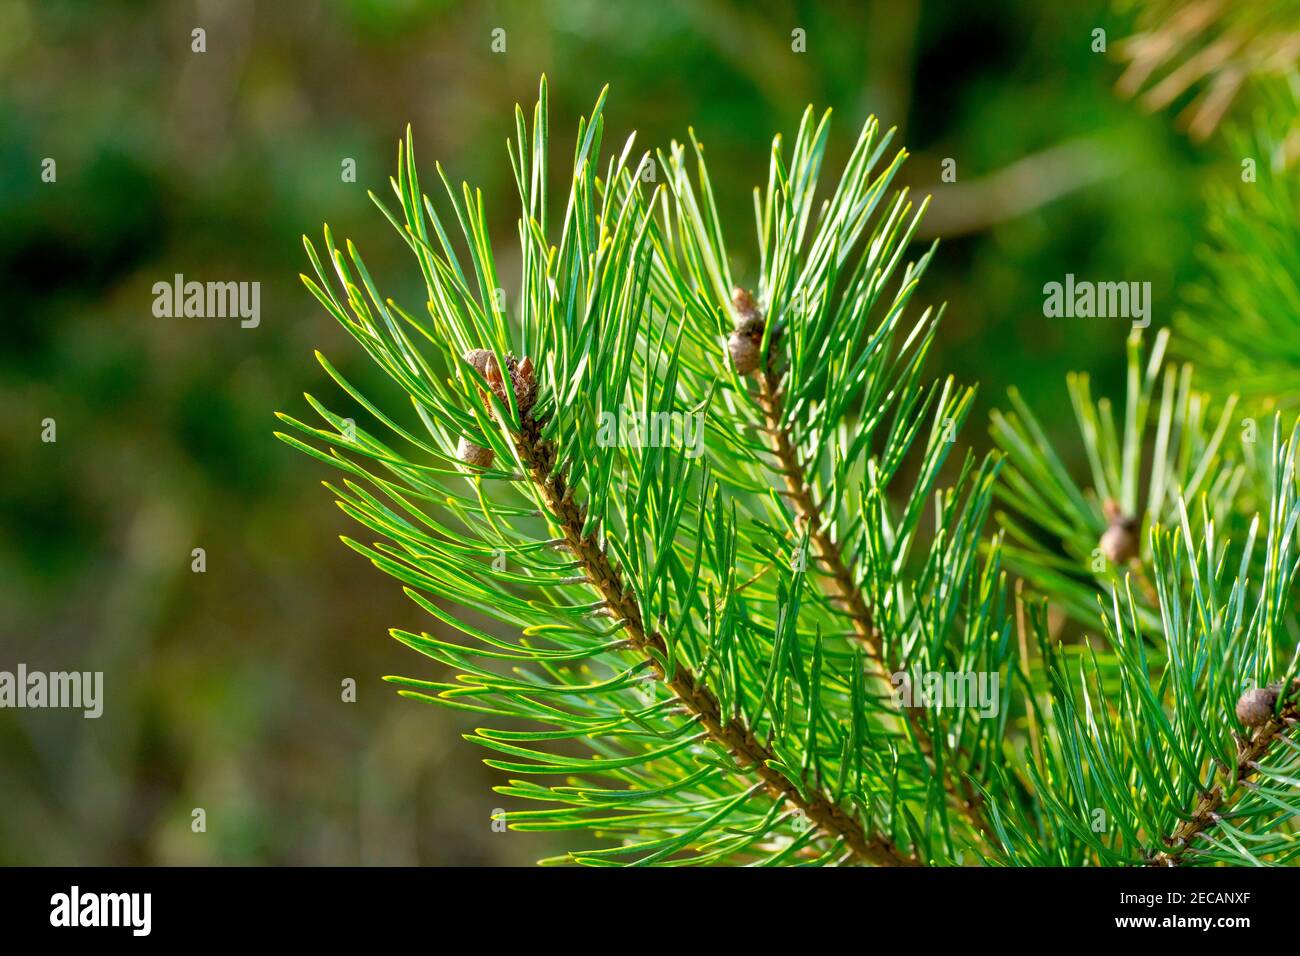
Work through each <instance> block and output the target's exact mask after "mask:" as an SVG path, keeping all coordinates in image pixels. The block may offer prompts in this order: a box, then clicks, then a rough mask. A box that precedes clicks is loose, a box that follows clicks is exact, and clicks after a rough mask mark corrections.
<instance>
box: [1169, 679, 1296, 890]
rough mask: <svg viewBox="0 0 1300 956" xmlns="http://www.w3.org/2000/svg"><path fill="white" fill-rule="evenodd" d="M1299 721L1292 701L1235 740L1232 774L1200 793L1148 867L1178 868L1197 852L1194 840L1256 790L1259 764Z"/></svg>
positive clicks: (1222, 769)
mask: <svg viewBox="0 0 1300 956" xmlns="http://www.w3.org/2000/svg"><path fill="white" fill-rule="evenodd" d="M1298 720H1300V705H1297V704H1296V702H1295V701H1291V702H1290V703H1288V704H1287V705H1286V706H1285V707H1283V709H1282V712H1281V713H1280V714H1274V715H1271V716H1269V717H1268V718H1267V720H1265V722H1264V723H1263V725H1262V726H1260V727H1258V728H1257V729H1256V730H1255V731H1254V732H1253V734H1252V735H1251V736H1249V737H1238V738H1237V758H1236V762H1235V764H1234V765H1233V767H1232V770H1231V772H1230V773H1229V771H1227V769H1226V768H1221V771H1220V772H1221V775H1222V776H1224V777H1226V779H1222V780H1220V781H1218V782H1217V783H1215V785H1214V786H1213V787H1212V788H1211V789H1210V790H1209V791H1208V792H1206V793H1203V794H1202V795H1201V797H1200V799H1198V800H1197V801H1196V806H1195V807H1194V808H1193V809H1192V812H1191V813H1190V814H1189V815H1188V816H1187V819H1185V820H1184V821H1183V822H1182V823H1180V824H1179V825H1178V827H1177V828H1176V829H1174V831H1173V832H1172V833H1170V834H1169V835H1168V836H1166V837H1163V838H1162V840H1161V844H1162V845H1163V846H1164V847H1166V848H1167V849H1163V850H1161V851H1160V852H1159V853H1157V854H1155V855H1154V856H1153V857H1151V865H1152V866H1178V865H1179V864H1181V863H1183V862H1184V860H1185V859H1186V858H1187V856H1188V855H1189V854H1195V853H1196V852H1197V851H1196V850H1195V848H1194V847H1193V846H1192V843H1193V841H1194V840H1196V838H1197V837H1199V836H1201V835H1202V834H1204V833H1206V832H1207V831H1209V830H1210V829H1211V828H1213V827H1214V826H1215V825H1216V824H1219V823H1222V822H1223V816H1224V815H1223V814H1221V813H1220V812H1219V811H1220V810H1224V809H1225V808H1230V807H1231V806H1232V804H1233V801H1234V800H1235V798H1236V797H1237V795H1238V794H1239V793H1240V792H1241V791H1242V790H1250V789H1257V787H1256V786H1255V784H1254V783H1253V782H1252V780H1251V778H1252V776H1254V775H1256V774H1257V773H1258V772H1259V770H1260V763H1259V762H1260V761H1261V760H1263V759H1264V757H1265V755H1266V754H1267V753H1268V751H1269V748H1270V747H1272V746H1273V744H1274V743H1275V742H1276V741H1277V740H1278V739H1279V738H1280V737H1282V736H1283V735H1284V734H1286V733H1288V732H1290V731H1291V730H1293V729H1294V728H1295V726H1296V723H1297V721H1298Z"/></svg>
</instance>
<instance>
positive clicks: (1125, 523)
mask: <svg viewBox="0 0 1300 956" xmlns="http://www.w3.org/2000/svg"><path fill="white" fill-rule="evenodd" d="M1102 511H1103V512H1105V515H1106V520H1107V521H1109V522H1110V527H1108V528H1107V529H1106V530H1105V531H1104V532H1103V533H1102V536H1101V541H1099V542H1098V544H1099V546H1100V547H1101V553H1102V554H1103V555H1105V557H1106V560H1107V561H1109V562H1110V563H1111V564H1114V565H1124V564H1128V563H1129V562H1130V561H1132V560H1133V559H1134V558H1136V557H1137V556H1138V535H1137V530H1138V523H1137V519H1136V518H1130V517H1129V516H1128V515H1126V514H1124V512H1123V511H1122V510H1121V509H1120V506H1119V503H1118V502H1117V501H1115V500H1114V499H1111V498H1107V499H1106V503H1105V504H1104V505H1103V506H1102Z"/></svg>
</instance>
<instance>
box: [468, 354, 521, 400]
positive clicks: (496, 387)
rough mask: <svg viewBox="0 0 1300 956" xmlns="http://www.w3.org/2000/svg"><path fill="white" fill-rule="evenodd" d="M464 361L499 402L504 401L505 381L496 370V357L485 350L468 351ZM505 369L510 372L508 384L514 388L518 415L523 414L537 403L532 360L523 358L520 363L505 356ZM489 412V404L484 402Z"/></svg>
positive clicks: (511, 357) (509, 356) (510, 356)
mask: <svg viewBox="0 0 1300 956" xmlns="http://www.w3.org/2000/svg"><path fill="white" fill-rule="evenodd" d="M465 361H466V362H467V363H468V364H469V365H471V366H473V368H474V369H475V370H477V371H478V373H479V374H480V375H482V376H483V378H484V379H485V380H486V381H487V383H488V387H489V388H491V389H492V391H493V392H494V393H495V394H496V396H497V398H499V399H501V401H503V402H504V401H505V400H506V389H505V381H504V379H503V378H502V377H501V372H500V370H499V369H498V368H497V360H496V356H495V355H493V354H492V353H491V352H490V351H488V350H487V349H470V350H469V351H468V352H466V353H465ZM506 369H507V370H508V371H509V372H510V383H511V385H512V386H513V388H514V393H515V405H516V407H518V409H519V414H521V415H522V414H524V413H525V412H527V411H528V410H529V409H530V408H532V407H533V404H534V403H535V402H536V401H537V376H536V375H535V374H534V372H533V360H532V359H530V358H525V359H524V360H523V361H522V362H520V361H519V360H517V359H516V358H515V357H514V356H513V355H507V356H506ZM484 398H485V404H486V405H487V406H488V408H489V410H490V409H491V403H490V402H486V396H484Z"/></svg>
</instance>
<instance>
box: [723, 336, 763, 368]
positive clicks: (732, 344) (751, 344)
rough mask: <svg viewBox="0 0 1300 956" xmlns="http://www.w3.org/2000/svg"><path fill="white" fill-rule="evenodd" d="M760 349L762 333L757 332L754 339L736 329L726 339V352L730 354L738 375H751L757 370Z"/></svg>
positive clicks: (761, 346)
mask: <svg viewBox="0 0 1300 956" xmlns="http://www.w3.org/2000/svg"><path fill="white" fill-rule="evenodd" d="M762 350H763V336H762V333H759V336H758V338H757V339H755V338H752V337H751V336H748V335H745V334H744V333H743V332H741V331H740V330H739V329H737V330H736V331H734V332H732V333H731V335H730V337H729V338H728V339H727V352H728V354H729V355H730V356H731V364H732V365H734V366H735V367H736V372H737V373H738V374H740V375H752V374H753V373H754V372H756V371H758V365H759V356H760V355H761V354H762Z"/></svg>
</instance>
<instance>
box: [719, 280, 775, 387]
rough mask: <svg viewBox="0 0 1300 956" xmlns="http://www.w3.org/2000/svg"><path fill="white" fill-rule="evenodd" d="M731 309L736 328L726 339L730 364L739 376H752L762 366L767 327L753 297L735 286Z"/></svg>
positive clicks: (732, 293)
mask: <svg viewBox="0 0 1300 956" xmlns="http://www.w3.org/2000/svg"><path fill="white" fill-rule="evenodd" d="M731 308H732V311H733V312H734V313H735V315H736V327H735V329H734V330H733V331H732V333H731V335H730V336H729V337H728V338H727V352H728V354H730V355H731V364H732V365H734V366H735V367H736V372H737V373H738V374H740V375H752V374H753V373H754V372H756V371H758V367H759V366H760V365H761V364H762V358H763V355H762V349H763V332H764V331H765V330H766V328H767V325H766V323H765V322H764V321H763V315H762V313H761V312H759V310H758V303H756V302H755V301H754V297H753V296H752V295H750V294H749V293H748V292H746V291H745V290H744V289H742V288H740V287H739V286H737V287H736V288H735V289H733V290H732V292H731Z"/></svg>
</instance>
